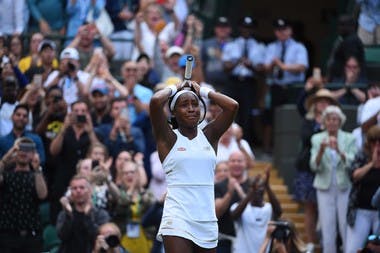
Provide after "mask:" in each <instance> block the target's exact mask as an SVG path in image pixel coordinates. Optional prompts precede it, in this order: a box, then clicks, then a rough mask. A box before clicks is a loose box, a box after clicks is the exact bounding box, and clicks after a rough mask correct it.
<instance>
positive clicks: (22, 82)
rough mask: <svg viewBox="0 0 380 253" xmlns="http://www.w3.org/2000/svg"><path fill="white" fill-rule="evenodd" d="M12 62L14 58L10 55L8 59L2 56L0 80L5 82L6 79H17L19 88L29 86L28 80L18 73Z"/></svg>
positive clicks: (0, 60)
mask: <svg viewBox="0 0 380 253" xmlns="http://www.w3.org/2000/svg"><path fill="white" fill-rule="evenodd" d="M14 62H15V58H14V57H13V55H12V54H11V55H9V57H8V56H6V55H3V57H1V58H0V72H1V80H5V79H6V78H7V77H14V78H16V79H17V82H18V84H19V86H20V88H24V87H25V86H26V85H27V84H29V79H28V78H27V76H25V74H23V73H22V72H21V71H20V69H19V68H18V66H17V65H16V64H15V63H14Z"/></svg>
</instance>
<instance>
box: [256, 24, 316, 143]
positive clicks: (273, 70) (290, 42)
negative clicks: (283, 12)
mask: <svg viewBox="0 0 380 253" xmlns="http://www.w3.org/2000/svg"><path fill="white" fill-rule="evenodd" d="M273 27H274V34H275V36H276V41H274V42H272V43H270V44H269V45H268V48H267V52H266V56H265V70H266V72H267V73H268V74H270V81H269V82H268V84H269V85H270V98H271V100H270V108H269V110H270V111H269V115H267V118H268V121H267V122H264V123H265V126H264V127H265V128H266V129H265V131H266V133H265V135H264V140H263V141H264V148H265V149H266V150H270V149H271V145H272V143H271V142H272V129H273V122H274V112H275V110H276V108H277V107H279V106H281V105H283V104H286V103H295V101H291V95H292V92H294V90H293V89H292V84H294V83H300V82H304V79H305V71H306V69H307V68H308V66H309V63H308V55H307V50H306V48H305V46H304V45H303V44H302V43H300V42H297V41H295V40H294V39H293V38H292V35H293V30H292V27H291V26H290V23H289V21H287V20H285V19H283V18H279V19H276V20H275V21H274V22H273Z"/></svg>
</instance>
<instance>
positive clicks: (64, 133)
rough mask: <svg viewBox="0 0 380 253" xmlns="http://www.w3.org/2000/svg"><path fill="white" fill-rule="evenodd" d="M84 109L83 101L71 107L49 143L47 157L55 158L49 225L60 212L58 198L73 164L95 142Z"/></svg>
mask: <svg viewBox="0 0 380 253" xmlns="http://www.w3.org/2000/svg"><path fill="white" fill-rule="evenodd" d="M97 142H99V140H98V139H97V137H96V135H95V132H94V128H93V125H92V121H91V117H90V114H89V111H88V106H87V104H86V103H85V102H84V101H76V102H74V103H73V104H72V105H71V112H70V113H67V114H66V117H65V120H64V123H63V126H62V127H61V129H60V131H59V133H58V134H57V136H56V137H55V138H54V139H53V140H52V142H51V143H50V147H49V149H50V154H51V155H52V156H55V164H56V168H55V173H54V175H53V179H54V180H53V181H54V182H55V183H54V184H53V188H54V191H53V192H52V196H51V197H52V199H53V200H52V211H51V213H52V217H51V218H52V222H53V223H55V217H56V215H57V213H58V211H59V210H60V208H61V207H60V203H59V198H60V197H62V196H63V194H64V192H65V191H66V187H67V186H68V184H69V181H70V179H71V177H72V176H74V175H75V173H76V169H75V168H76V164H77V162H78V161H79V160H80V159H83V158H85V156H86V154H87V150H88V147H89V146H90V145H91V144H94V143H97Z"/></svg>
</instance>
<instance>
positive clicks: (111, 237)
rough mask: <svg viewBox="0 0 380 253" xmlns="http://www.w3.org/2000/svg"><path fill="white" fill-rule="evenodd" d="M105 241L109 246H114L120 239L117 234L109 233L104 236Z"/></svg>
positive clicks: (117, 244)
mask: <svg viewBox="0 0 380 253" xmlns="http://www.w3.org/2000/svg"><path fill="white" fill-rule="evenodd" d="M105 241H106V243H107V244H108V246H110V247H111V248H115V247H117V246H119V244H120V240H119V237H117V235H109V236H107V237H106V238H105Z"/></svg>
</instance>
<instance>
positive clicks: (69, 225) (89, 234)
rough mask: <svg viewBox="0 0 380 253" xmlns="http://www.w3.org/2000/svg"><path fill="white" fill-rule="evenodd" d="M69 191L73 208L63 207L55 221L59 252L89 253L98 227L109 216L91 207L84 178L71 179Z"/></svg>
mask: <svg viewBox="0 0 380 253" xmlns="http://www.w3.org/2000/svg"><path fill="white" fill-rule="evenodd" d="M70 191H71V200H72V202H73V205H72V207H73V208H72V210H70V209H65V207H66V206H65V205H64V206H63V210H62V211H61V212H60V213H59V216H58V219H57V232H58V236H59V238H60V239H61V241H62V242H61V245H60V249H59V252H62V253H91V252H92V249H93V247H94V245H95V240H96V235H97V231H98V227H99V226H100V225H102V224H104V223H106V222H108V221H109V219H110V218H109V215H108V213H107V212H106V211H105V210H102V209H98V208H96V207H94V206H93V204H92V201H91V192H92V189H91V184H90V182H89V181H88V179H87V178H86V177H83V176H75V177H73V178H72V179H71V181H70Z"/></svg>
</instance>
